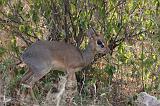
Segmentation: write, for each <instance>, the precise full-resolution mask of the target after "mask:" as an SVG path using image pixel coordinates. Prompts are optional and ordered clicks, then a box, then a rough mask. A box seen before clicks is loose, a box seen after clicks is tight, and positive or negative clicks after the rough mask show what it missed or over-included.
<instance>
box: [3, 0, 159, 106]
mask: <svg viewBox="0 0 160 106" xmlns="http://www.w3.org/2000/svg"><path fill="white" fill-rule="evenodd" d="M90 27H94V28H95V30H96V31H97V32H101V33H103V34H104V36H105V39H106V42H107V43H108V45H109V48H110V49H111V51H112V52H111V54H106V55H103V56H102V55H97V56H96V57H95V61H94V62H93V63H92V65H90V66H88V67H86V68H85V69H84V70H83V71H81V72H78V73H76V74H77V79H78V89H79V92H80V93H79V96H77V97H75V103H76V104H78V105H82V106H83V105H84V106H86V105H89V104H94V103H96V104H99V105H100V106H102V105H104V106H105V105H106V103H111V104H112V105H113V106H129V105H130V106H132V105H133V104H134V100H135V98H136V95H137V94H138V93H139V92H141V91H146V92H148V93H149V94H151V95H154V96H156V97H157V98H160V78H159V77H160V60H159V58H160V56H159V54H160V1H159V0H0V98H1V100H3V98H4V97H5V98H6V100H8V101H6V102H5V104H7V105H15V106H17V105H22V104H25V102H26V101H27V100H26V101H24V99H26V98H27V99H29V96H27V97H26V95H27V92H25V88H18V87H17V83H18V81H19V80H20V78H21V77H22V75H23V73H24V72H25V71H26V70H27V66H25V65H23V64H22V62H21V59H20V56H21V54H22V52H23V51H24V49H25V48H27V47H28V46H29V45H31V44H32V43H33V42H35V41H36V40H38V39H45V40H64V41H66V42H67V43H71V44H73V45H75V46H77V47H78V48H80V49H84V48H85V45H86V44H87V38H86V31H87V29H88V28H90ZM44 52H45V51H44ZM61 74H63V73H60V72H58V71H52V72H50V73H49V74H48V75H46V76H45V77H44V78H43V79H42V80H40V81H39V82H37V83H36V85H35V87H34V93H35V94H36V97H37V99H38V102H39V103H40V104H43V102H44V101H45V100H46V95H47V92H48V91H49V90H50V89H53V88H55V84H56V83H57V78H58V75H61ZM23 97H24V98H23ZM3 103H4V102H3ZM26 103H27V102H26Z"/></svg>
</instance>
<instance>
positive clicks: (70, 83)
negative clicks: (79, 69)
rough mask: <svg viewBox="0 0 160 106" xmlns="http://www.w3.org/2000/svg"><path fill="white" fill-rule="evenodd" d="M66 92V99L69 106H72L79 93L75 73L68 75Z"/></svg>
mask: <svg viewBox="0 0 160 106" xmlns="http://www.w3.org/2000/svg"><path fill="white" fill-rule="evenodd" d="M65 89H66V92H65V99H66V103H67V106H71V105H72V104H73V103H72V100H73V98H74V96H75V94H76V92H77V80H76V76H75V73H68V77H67V83H66V88H65Z"/></svg>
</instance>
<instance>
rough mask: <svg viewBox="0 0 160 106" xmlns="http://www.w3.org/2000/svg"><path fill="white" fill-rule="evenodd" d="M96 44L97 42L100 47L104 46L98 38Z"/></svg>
mask: <svg viewBox="0 0 160 106" xmlns="http://www.w3.org/2000/svg"><path fill="white" fill-rule="evenodd" d="M97 44H98V45H99V46H101V48H104V45H103V43H102V42H101V41H100V40H97Z"/></svg>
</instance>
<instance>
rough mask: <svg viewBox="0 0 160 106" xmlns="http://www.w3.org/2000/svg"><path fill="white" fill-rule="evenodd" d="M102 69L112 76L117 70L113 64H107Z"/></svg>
mask: <svg viewBox="0 0 160 106" xmlns="http://www.w3.org/2000/svg"><path fill="white" fill-rule="evenodd" d="M104 70H105V72H106V73H107V74H108V75H110V76H113V74H114V73H115V72H116V71H117V69H116V67H115V66H112V65H109V64H108V65H107V66H106V67H105V69H104Z"/></svg>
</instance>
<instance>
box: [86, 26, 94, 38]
mask: <svg viewBox="0 0 160 106" xmlns="http://www.w3.org/2000/svg"><path fill="white" fill-rule="evenodd" d="M87 36H88V38H94V36H95V31H94V29H93V28H89V29H88V30H87Z"/></svg>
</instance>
